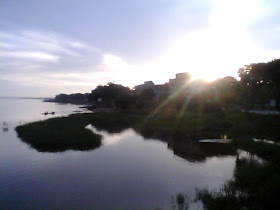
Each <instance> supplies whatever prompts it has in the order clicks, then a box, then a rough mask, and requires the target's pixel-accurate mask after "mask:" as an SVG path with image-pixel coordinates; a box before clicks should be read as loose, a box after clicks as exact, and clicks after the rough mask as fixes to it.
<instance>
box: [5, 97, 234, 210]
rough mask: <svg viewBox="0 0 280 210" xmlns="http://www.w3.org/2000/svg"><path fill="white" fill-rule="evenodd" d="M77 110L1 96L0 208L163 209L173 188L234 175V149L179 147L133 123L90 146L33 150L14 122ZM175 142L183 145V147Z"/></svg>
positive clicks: (214, 184) (188, 190)
mask: <svg viewBox="0 0 280 210" xmlns="http://www.w3.org/2000/svg"><path fill="white" fill-rule="evenodd" d="M76 110H79V109H78V105H70V104H66V105H65V104H64V105H62V104H56V103H43V102H41V101H40V100H34V99H33V100H31V99H28V100H27V99H0V125H1V126H2V125H3V123H4V122H6V123H8V125H9V129H8V131H3V130H2V129H1V130H0V161H1V164H0V208H20V209H22V208H58V209H68V208H80V209H81V208H87V209H152V208H155V207H161V208H165V209H168V208H169V207H170V205H171V198H172V196H174V195H176V194H177V193H180V192H183V193H185V194H187V195H188V196H190V197H193V196H194V194H195V188H196V187H199V188H201V187H209V188H210V189H214V188H218V187H219V186H220V185H221V184H223V183H224V181H225V180H228V179H230V178H232V176H233V170H234V168H235V159H236V155H235V152H234V151H233V150H232V149H231V148H226V147H223V146H221V145H218V146H217V147H216V146H213V145H207V144H205V145H199V144H196V145H193V146H189V145H188V146H186V147H182V145H176V144H174V143H172V142H169V143H167V142H163V141H160V140H157V139H145V138H144V137H142V136H141V134H139V133H136V132H135V131H134V130H133V129H127V130H124V131H123V132H121V133H119V134H110V133H108V132H105V131H97V130H96V129H95V128H94V127H92V126H88V128H89V129H92V130H93V131H95V132H97V133H100V134H102V135H103V140H102V146H101V147H100V148H98V149H95V150H91V151H71V150H68V151H66V152H62V153H51V152H45V153H43V152H38V151H37V150H36V149H32V148H30V147H29V146H28V145H27V144H25V143H24V142H22V141H21V140H20V139H19V138H18V137H17V134H16V132H15V130H14V127H15V126H16V125H18V124H20V123H26V122H31V121H37V120H43V119H46V118H49V117H53V116H51V115H47V116H44V115H42V113H43V112H45V111H49V112H51V111H54V112H56V115H55V116H60V115H65V114H69V113H72V112H73V111H76ZM180 148H183V150H182V149H181V150H180Z"/></svg>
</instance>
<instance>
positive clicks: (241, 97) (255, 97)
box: [54, 59, 280, 111]
mask: <svg viewBox="0 0 280 210" xmlns="http://www.w3.org/2000/svg"><path fill="white" fill-rule="evenodd" d="M238 73H239V77H240V80H237V79H236V78H234V77H225V78H222V79H217V80H216V81H214V82H211V83H207V82H204V81H200V80H197V81H191V82H189V83H188V85H186V86H185V87H182V88H179V89H178V90H176V91H173V92H171V91H166V92H161V93H160V94H157V93H156V92H155V91H154V90H153V89H145V90H143V91H142V92H141V93H140V94H135V90H133V89H130V88H128V87H125V86H123V85H121V84H114V83H108V84H106V85H100V86H98V87H97V88H95V89H94V90H92V92H91V93H89V94H71V95H66V94H59V95H57V96H56V97H55V99H54V100H55V101H56V102H62V103H73V102H78V101H79V102H89V103H91V104H92V105H93V108H101V107H102V108H117V109H126V110H127V109H152V108H155V107H160V108H162V109H164V108H165V109H178V110H181V109H184V108H186V107H192V108H194V109H197V108H201V109H206V110H207V109H208V111H211V110H215V109H225V108H239V109H259V110H260V109H261V110H264V109H278V110H279V108H280V59H277V60H273V61H271V62H268V63H253V64H250V65H245V66H244V67H242V68H240V69H239V70H238ZM167 85H168V84H167Z"/></svg>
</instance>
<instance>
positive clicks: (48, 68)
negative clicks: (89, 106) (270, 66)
mask: <svg viewBox="0 0 280 210" xmlns="http://www.w3.org/2000/svg"><path fill="white" fill-rule="evenodd" d="M279 10H280V1H279V0H269V1H268V0H118V1H116V0H102V1H101V0H79V1H78V0H59V1H58V0H45V1H43V0H0V91H1V92H0V96H13V97H16V96H21V97H53V96H55V95H56V94H59V93H68V94H69V93H76V92H81V93H86V92H90V91H91V90H93V89H94V88H95V87H96V86H98V85H105V84H107V83H108V82H115V83H118V84H123V85H125V86H129V87H131V88H132V87H134V86H135V85H138V84H141V83H143V82H144V81H150V80H152V81H154V82H155V83H156V84H163V83H165V82H168V80H169V79H171V78H174V77H175V74H176V73H180V72H190V73H191V74H192V75H193V78H199V79H204V80H208V81H212V80H215V79H217V78H222V77H225V76H234V77H238V75H237V71H238V69H239V68H241V67H243V66H244V65H246V64H250V63H254V62H267V61H270V60H273V59H277V58H279V56H280V36H279V33H280V13H279Z"/></svg>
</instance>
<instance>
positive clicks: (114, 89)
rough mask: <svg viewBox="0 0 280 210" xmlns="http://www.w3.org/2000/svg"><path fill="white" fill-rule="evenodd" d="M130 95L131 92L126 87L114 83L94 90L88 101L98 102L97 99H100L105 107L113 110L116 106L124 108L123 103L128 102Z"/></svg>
mask: <svg viewBox="0 0 280 210" xmlns="http://www.w3.org/2000/svg"><path fill="white" fill-rule="evenodd" d="M130 93H131V90H130V89H129V88H128V87H124V86H122V85H118V84H114V83H108V84H107V85H104V86H102V85H100V86H98V87H97V88H96V89H94V90H93V91H92V92H91V95H90V101H93V102H98V100H99V99H102V103H103V104H104V105H105V106H106V107H112V108H115V107H116V105H119V106H120V107H124V106H125V105H124V104H123V103H126V102H129V101H130V100H129V96H130ZM116 102H118V103H116ZM117 108H118V107H117Z"/></svg>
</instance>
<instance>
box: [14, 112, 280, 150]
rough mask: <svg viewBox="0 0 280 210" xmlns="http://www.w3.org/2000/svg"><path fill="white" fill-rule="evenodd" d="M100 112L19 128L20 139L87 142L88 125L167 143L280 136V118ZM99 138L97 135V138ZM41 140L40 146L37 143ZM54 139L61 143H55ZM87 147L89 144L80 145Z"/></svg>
mask: <svg viewBox="0 0 280 210" xmlns="http://www.w3.org/2000/svg"><path fill="white" fill-rule="evenodd" d="M150 113H151V112H127V111H126V112H121V111H114V112H96V113H93V114H73V115H70V116H69V117H67V118H65V117H62V118H54V119H49V120H46V121H41V122H34V123H30V124H27V125H23V126H18V127H17V128H16V130H17V132H18V135H19V137H21V138H22V139H23V140H24V141H26V142H28V143H32V142H34V141H35V142H36V143H35V144H36V145H37V144H39V145H40V144H46V145H47V144H48V142H49V144H50V145H55V144H63V142H66V141H68V140H67V139H69V138H70V139H72V140H73V141H72V140H71V142H72V143H73V144H75V143H74V137H75V138H77V139H87V140H85V141H88V140H89V139H91V138H95V137H93V136H91V135H90V134H89V133H88V132H89V131H86V130H85V126H86V125H88V124H92V125H94V126H95V127H96V128H97V129H101V130H105V131H108V132H111V133H119V132H121V131H123V130H125V129H127V128H133V129H135V130H136V131H137V132H139V133H141V135H143V136H144V137H145V138H157V139H160V140H163V141H169V140H172V141H177V142H179V141H181V142H189V141H198V140H202V139H220V138H222V139H224V138H230V139H238V138H239V139H240V138H244V139H252V138H258V139H262V138H266V139H270V140H273V141H276V140H277V138H279V136H278V125H279V124H280V118H279V117H278V116H263V115H254V114H248V113H242V112H240V111H217V112H210V113H209V112H208V113H200V112H195V111H194V112H191V111H188V112H185V113H183V114H178V113H177V112H175V111H173V112H167V113H157V114H154V115H151V114H150ZM93 135H95V134H93ZM37 139H40V142H37V141H39V140H37ZM53 139H59V143H55V141H54V140H53ZM76 143H77V144H79V143H80V144H83V143H85V142H83V143H82V142H79V141H77V142H76Z"/></svg>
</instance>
